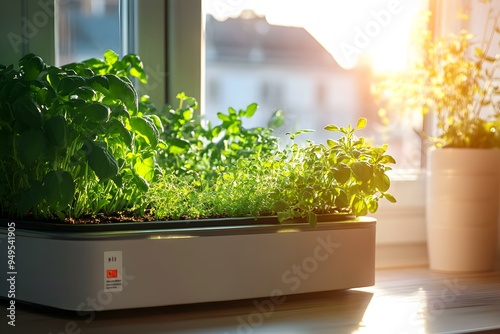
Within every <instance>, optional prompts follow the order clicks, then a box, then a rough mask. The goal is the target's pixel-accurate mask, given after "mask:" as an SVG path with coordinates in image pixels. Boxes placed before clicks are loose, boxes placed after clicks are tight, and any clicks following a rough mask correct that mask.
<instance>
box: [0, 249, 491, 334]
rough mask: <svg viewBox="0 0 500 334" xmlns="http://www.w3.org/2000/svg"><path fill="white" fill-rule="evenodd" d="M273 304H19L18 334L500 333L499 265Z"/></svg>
mask: <svg viewBox="0 0 500 334" xmlns="http://www.w3.org/2000/svg"><path fill="white" fill-rule="evenodd" d="M417 249H418V247H416V248H414V249H413V250H412V249H411V247H409V248H408V249H407V251H408V252H409V253H411V252H416V253H418V251H417ZM385 251H387V252H389V250H388V249H387V250H385ZM394 263H396V262H393V264H394ZM390 264H391V263H389V262H385V265H386V266H387V267H390V266H391V265H390ZM276 301H277V300H274V302H272V299H271V298H260V299H254V300H241V301H231V302H218V303H207V304H192V305H180V306H169V307H158V308H148V309H138V310H137V309H136V310H121V311H109V312H101V313H96V314H95V318H93V316H94V315H92V318H91V317H90V315H89V314H88V313H87V314H85V315H78V314H76V313H67V312H62V311H57V310H53V309H49V310H47V309H40V308H33V307H28V306H20V305H19V306H18V307H17V310H16V327H18V330H20V331H19V332H23V333H35V332H37V333H42V332H53V333H60V332H63V333H122V334H127V333H134V334H135V333H144V334H147V333H204V334H207V333H218V334H219V333H273V334H274V333H286V334H291V333H386V334H390V333H466V332H484V333H500V263H499V267H498V269H497V270H496V271H494V272H491V273H477V274H460V275H458V274H442V273H435V272H431V271H429V270H428V269H427V268H426V267H407V268H392V269H377V271H376V284H375V286H373V287H367V288H360V289H352V290H343V291H330V292H319V293H311V294H303V295H293V296H284V297H283V296H282V299H280V303H275V302H276ZM2 304H3V305H4V307H2V308H3V309H4V310H5V309H6V307H7V303H6V301H2ZM3 321H6V318H5V317H4V320H3ZM2 326H3V325H2ZM3 328H5V327H3ZM79 330H81V331H79Z"/></svg>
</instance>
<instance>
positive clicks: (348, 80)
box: [203, 0, 427, 169]
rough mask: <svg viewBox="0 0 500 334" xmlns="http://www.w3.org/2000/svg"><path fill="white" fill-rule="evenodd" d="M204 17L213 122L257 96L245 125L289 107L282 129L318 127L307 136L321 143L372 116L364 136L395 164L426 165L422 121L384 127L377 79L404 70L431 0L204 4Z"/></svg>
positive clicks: (209, 0) (224, 0)
mask: <svg viewBox="0 0 500 334" xmlns="http://www.w3.org/2000/svg"><path fill="white" fill-rule="evenodd" d="M203 1H204V2H203V6H204V10H205V12H206V14H207V16H206V104H205V113H206V115H207V118H208V119H209V120H210V121H212V122H215V123H217V122H218V120H217V116H216V114H217V112H220V111H225V110H226V109H227V107H229V106H231V107H234V108H236V109H240V108H244V107H246V105H248V104H250V103H252V102H257V103H258V104H259V106H260V108H259V111H258V112H257V113H256V115H255V116H254V117H253V118H252V119H250V120H248V122H247V124H246V125H247V126H266V125H267V122H268V120H269V119H270V117H271V116H272V114H273V112H275V111H276V110H278V109H282V110H283V111H284V113H285V123H284V125H283V126H282V127H281V128H279V129H277V130H276V131H275V134H276V135H277V136H279V137H281V138H283V139H284V140H285V139H286V138H287V137H288V136H287V135H286V133H287V132H294V131H296V130H299V129H314V130H315V132H314V133H312V134H307V135H306V136H304V137H303V138H304V139H306V138H307V139H312V140H314V141H315V142H324V141H325V140H326V139H327V138H328V137H329V136H330V133H328V132H326V131H324V130H323V127H324V126H326V125H327V124H330V123H335V124H337V125H340V126H345V125H347V124H353V125H354V124H355V123H356V120H357V119H358V118H359V117H366V118H367V119H368V125H369V127H368V128H367V129H366V130H363V132H362V135H363V136H364V137H365V138H368V139H370V140H372V141H373V142H375V143H376V144H379V145H380V144H383V143H387V144H389V152H390V153H391V154H392V155H393V156H394V157H395V158H396V160H397V161H398V168H405V169H412V168H420V164H421V154H420V152H421V140H420V138H419V136H418V135H417V134H416V131H415V128H416V129H420V128H421V122H422V121H421V119H416V120H412V119H398V118H395V119H396V120H395V121H394V123H392V122H391V124H390V125H389V126H385V125H383V124H382V118H381V117H380V116H379V114H378V107H377V105H376V104H375V100H374V98H373V96H372V94H371V91H370V87H371V85H372V84H373V83H374V82H375V81H376V80H377V79H378V78H380V77H383V76H384V73H387V72H388V71H394V70H403V69H404V66H405V61H406V59H407V57H408V55H407V46H408V44H409V43H410V39H409V36H410V31H411V28H412V22H414V21H415V20H416V18H417V16H418V15H419V14H420V13H421V11H422V10H423V9H425V8H426V6H427V1H426V0H415V1H395V0H350V1H342V2H340V1H331V0H330V1H329V0H308V1H301V0H293V1H292V0H273V1H258V0H252V1H245V0H238V1H235V0H203Z"/></svg>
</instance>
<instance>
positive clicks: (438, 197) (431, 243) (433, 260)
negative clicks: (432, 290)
mask: <svg viewBox="0 0 500 334" xmlns="http://www.w3.org/2000/svg"><path fill="white" fill-rule="evenodd" d="M499 168H500V150H497V149H461V148H457V149H453V148H444V149H434V150H432V151H431V152H430V154H429V164H428V169H427V189H426V191H427V196H426V220H427V240H428V252H429V266H430V268H431V269H433V270H437V271H446V272H478V271H490V270H493V269H494V267H495V263H496V256H497V242H498V241H497V239H498V224H499V223H498V222H499V219H498V218H499V193H500V181H499V175H500V173H499Z"/></svg>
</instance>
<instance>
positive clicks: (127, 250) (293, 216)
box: [0, 51, 395, 311]
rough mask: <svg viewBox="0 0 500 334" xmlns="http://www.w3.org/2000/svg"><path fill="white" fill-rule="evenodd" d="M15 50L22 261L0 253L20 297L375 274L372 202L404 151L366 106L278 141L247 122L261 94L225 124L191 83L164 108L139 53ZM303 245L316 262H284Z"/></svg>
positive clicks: (164, 291)
mask: <svg viewBox="0 0 500 334" xmlns="http://www.w3.org/2000/svg"><path fill="white" fill-rule="evenodd" d="M18 65H19V66H18V67H17V66H14V65H10V66H1V65H0V130H1V131H0V145H2V147H1V150H0V156H1V165H0V210H1V217H2V218H3V219H1V220H0V244H7V238H8V237H7V236H8V235H9V236H11V235H15V238H16V239H15V261H14V260H11V259H10V258H7V255H6V254H7V252H2V253H1V254H5V258H2V259H0V260H2V261H4V262H2V263H9V261H11V263H12V267H11V268H10V269H9V270H11V271H16V272H17V273H19V275H18V276H17V278H16V286H17V287H18V293H17V294H16V299H18V300H21V301H26V302H30V303H35V304H41V305H46V306H51V307H56V308H61V309H67V310H78V311H85V310H88V311H95V310H104V309H106V310H110V309H123V308H135V307H148V306H160V305H175V304H185V303H195V302H212V301H219V300H233V299H242V298H256V297H263V296H267V295H268V294H269V293H271V292H272V291H276V289H278V288H279V289H281V290H280V291H281V292H282V293H287V294H292V293H306V292H313V291H325V290H335V289H347V288H353V287H362V286H367V285H372V284H373V283H374V277H375V276H374V268H375V227H376V220H375V219H373V218H370V217H366V216H365V215H367V214H368V213H370V212H375V211H376V210H377V208H378V202H379V200H380V199H386V200H388V201H390V202H394V201H395V199H394V197H393V196H392V195H391V194H390V193H388V192H387V191H388V190H389V186H390V180H389V177H388V176H387V174H386V172H387V171H388V170H390V169H391V167H390V166H391V165H392V164H393V163H395V161H394V159H393V158H392V157H391V156H390V155H388V154H387V152H386V149H387V147H386V146H385V145H384V146H380V147H377V146H373V145H370V144H369V143H368V142H367V141H366V140H365V139H363V138H362V137H358V136H357V135H356V133H357V131H358V130H361V129H363V128H364V127H365V125H366V120H365V119H363V118H361V119H359V120H358V122H357V123H356V125H355V126H354V127H353V126H350V125H349V126H346V127H338V126H336V125H327V126H326V127H325V130H326V131H330V132H331V133H332V139H330V140H328V141H327V142H326V143H314V142H311V141H307V142H306V143H305V144H298V143H297V142H296V141H295V139H296V137H297V136H300V134H301V133H302V132H304V130H302V131H298V132H296V133H293V134H290V142H289V143H288V144H286V145H285V144H283V145H281V146H280V143H278V140H277V139H276V138H275V137H274V136H273V135H272V131H273V130H272V128H271V127H267V128H246V127H244V126H243V120H244V119H245V118H250V117H252V116H253V115H254V114H255V112H257V105H256V104H250V105H249V106H248V107H246V108H245V109H243V110H236V109H233V108H229V109H228V110H227V112H225V113H219V114H218V119H219V121H220V122H219V124H210V123H208V122H205V121H204V120H202V119H201V117H200V116H199V112H198V110H197V107H198V106H197V102H196V100H195V99H193V98H191V97H188V96H186V95H185V94H183V93H180V94H178V96H177V97H178V100H179V101H178V103H179V104H178V107H177V108H171V107H169V106H167V107H165V108H163V109H157V108H156V107H155V106H154V105H153V104H152V103H151V102H150V101H149V99H148V97H147V96H142V97H139V96H138V94H137V91H136V89H135V88H134V85H133V81H134V80H139V81H141V82H145V81H146V76H145V74H144V71H143V66H142V63H141V61H140V59H139V57H138V56H136V55H126V56H124V57H123V58H121V59H120V58H119V57H118V55H117V54H116V53H115V52H113V51H107V52H106V53H105V54H104V59H103V60H99V59H89V60H86V61H83V62H79V63H73V64H68V65H65V66H61V67H56V66H52V65H49V64H46V63H44V61H43V60H42V59H41V58H40V57H38V56H36V55H33V54H29V55H26V56H24V57H23V58H22V59H21V60H20V62H19V64H18ZM279 116H280V115H279V114H276V115H275V117H274V118H273V119H272V121H271V122H270V124H274V125H276V124H278V125H279V123H281V122H282V121H283V119H282V118H281V117H279ZM319 222H321V223H319ZM307 223H309V224H307ZM12 229H14V231H11V230H12ZM4 241H5V242H4ZM13 251H14V250H13ZM320 254H321V256H320ZM146 255H147V256H146ZM2 256H3V255H2ZM9 256H10V255H9ZM306 260H307V261H309V262H310V261H315V262H314V263H313V264H314V265H315V267H314V275H313V274H312V272H311V275H310V276H308V279H307V280H300V278H299V277H296V276H294V271H292V270H290V268H295V267H294V266H296V265H297V263H302V264H303V265H306V262H305V261H306ZM309 262H308V264H309ZM125 268H126V270H127V272H125ZM308 268H310V267H308ZM3 272H4V274H2V275H6V274H5V273H6V272H7V271H3ZM152 273H154V274H152ZM2 277H3V276H2ZM2 277H0V290H1V291H2V292H1V293H0V296H4V297H5V296H6V295H5V293H6V291H8V290H9V289H8V287H7V286H6V284H7V279H6V278H7V277H3V278H2ZM297 280H298V282H297ZM75 287H76V288H75ZM104 295H106V296H107V297H106V299H105V300H106V303H105V304H102V305H100V307H99V309H88V307H87V306H86V305H85V303H82V302H83V301H85V300H86V298H88V297H89V296H97V298H98V299H99V298H101V299H100V300H104V299H103V298H104V297H103V296H104ZM9 298H10V297H9ZM82 305H83V306H82Z"/></svg>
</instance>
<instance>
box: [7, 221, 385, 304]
mask: <svg viewBox="0 0 500 334" xmlns="http://www.w3.org/2000/svg"><path fill="white" fill-rule="evenodd" d="M247 221H248V220H247ZM247 221H245V220H242V221H241V222H240V223H238V222H236V224H234V225H226V226H216V225H217V224H216V225H215V226H209V227H201V224H193V225H189V224H187V225H186V226H184V227H176V226H175V225H172V224H169V223H166V222H163V223H123V224H105V225H95V226H92V225H67V226H62V225H61V226H55V227H54V226H53V225H51V224H44V223H29V224H26V223H21V222H16V224H15V225H16V226H15V231H14V233H15V239H14V240H15V268H14V269H15V271H14V272H13V273H12V274H11V273H10V272H11V271H12V270H9V268H8V267H7V263H8V262H7V261H8V258H7V245H8V243H7V241H8V240H7V234H8V227H7V226H8V225H7V224H8V223H9V222H8V221H3V222H2V223H1V225H0V226H1V227H0V247H1V251H0V259H1V263H2V271H1V273H0V296H2V297H5V298H9V299H11V297H12V296H9V290H10V291H11V292H12V288H14V291H15V299H16V300H19V301H24V302H29V303H35V304H40V305H44V306H50V307H55V308H59V309H65V310H76V311H95V310H97V311H99V310H114V309H126V308H140V307H153V306H165V305H176V304H188V303H200V302H214V301H225V300H237V299H248V298H258V297H269V298H273V300H276V301H277V300H279V298H283V297H282V296H284V295H289V294H297V293H306V292H317V291H327V290H339V289H349V288H355V287H363V286H370V285H373V284H374V280H375V229H376V220H375V219H372V218H367V217H362V218H356V219H351V220H347V221H339V222H322V223H318V226H317V228H316V229H313V228H310V227H309V226H308V225H307V224H304V223H287V224H267V223H261V224H257V225H252V224H247V223H246V222H247ZM219 225H223V224H219ZM12 230H13V229H12V228H11V231H12ZM11 277H14V279H13V280H12V279H11V280H10V281H8V279H9V278H11ZM11 283H14V286H12V285H11Z"/></svg>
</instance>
